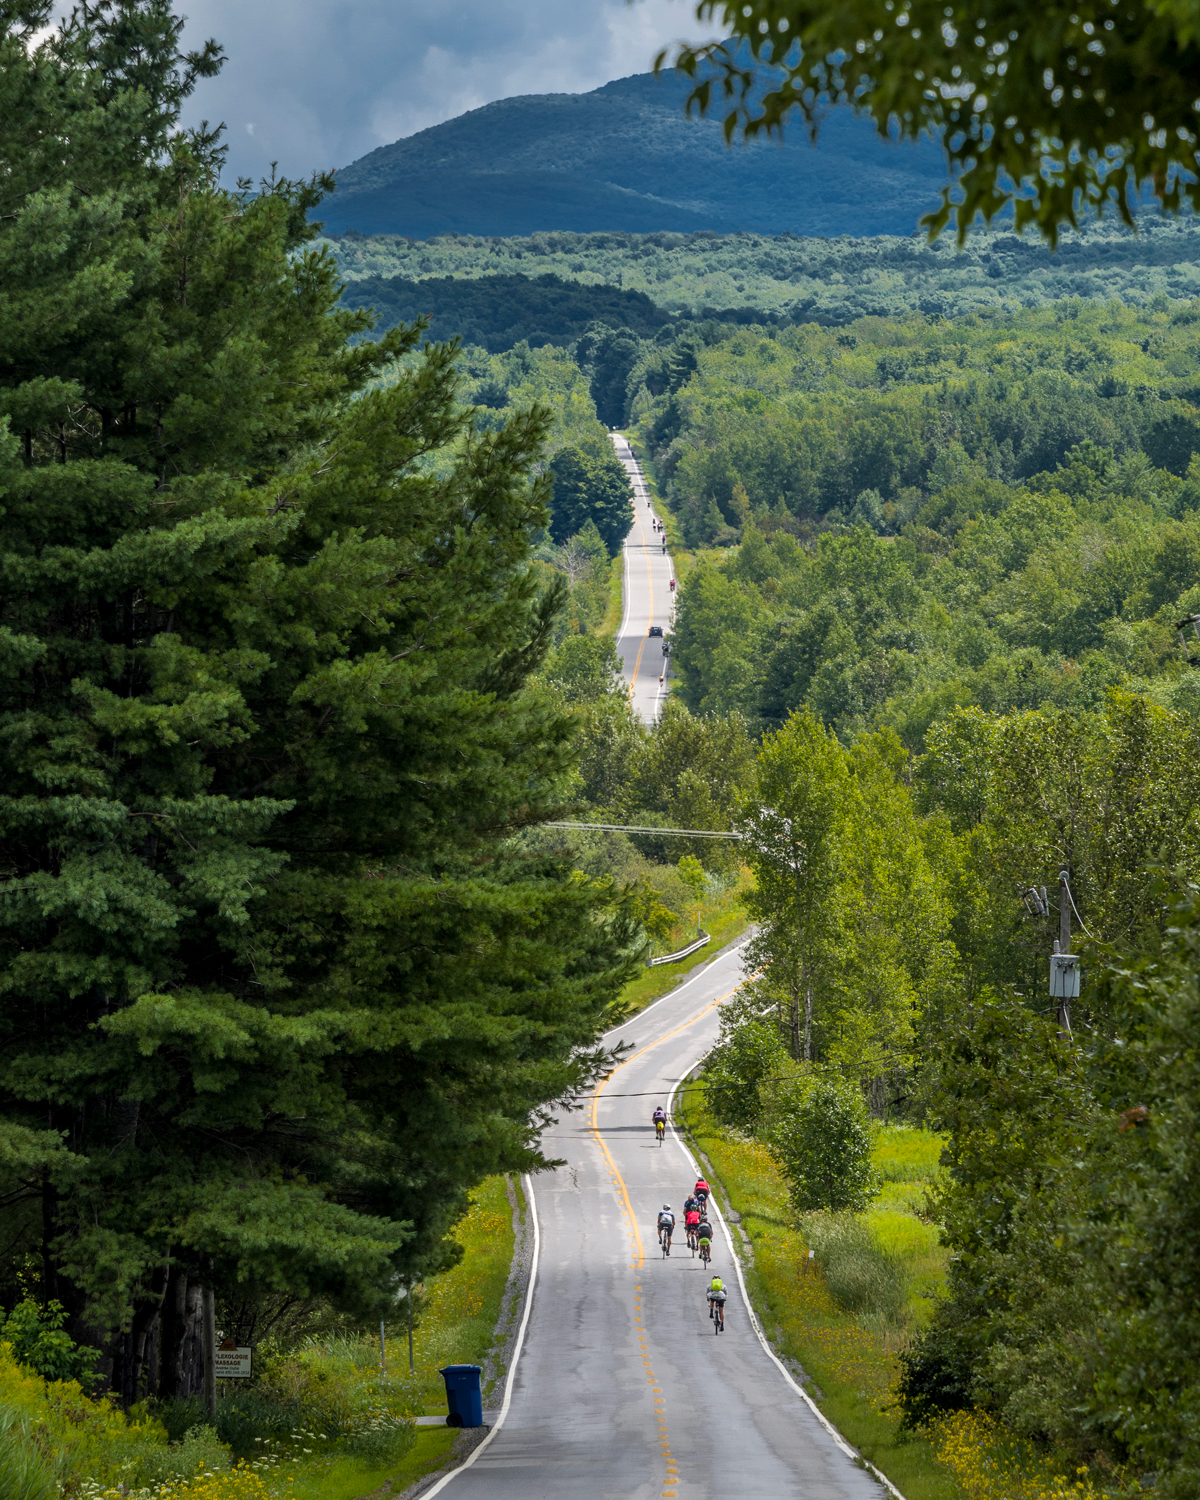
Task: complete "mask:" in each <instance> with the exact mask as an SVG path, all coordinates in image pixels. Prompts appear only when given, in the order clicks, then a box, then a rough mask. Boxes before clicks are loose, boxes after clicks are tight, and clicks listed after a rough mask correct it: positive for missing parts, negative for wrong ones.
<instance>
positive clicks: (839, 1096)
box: [765, 1069, 879, 1214]
mask: <svg viewBox="0 0 1200 1500" xmlns="http://www.w3.org/2000/svg"><path fill="white" fill-rule="evenodd" d="M771 1082H772V1083H773V1084H774V1085H775V1086H774V1087H773V1088H771V1090H770V1092H771V1095H772V1097H771V1100H770V1105H769V1112H768V1113H769V1120H768V1123H767V1128H766V1131H765V1136H766V1144H767V1147H768V1149H769V1150H770V1152H771V1155H772V1156H774V1158H775V1159H776V1161H777V1162H778V1163H779V1167H780V1170H781V1171H782V1173H783V1175H784V1178H785V1179H786V1181H787V1185H788V1193H789V1195H790V1197H791V1200H792V1207H793V1209H794V1210H795V1211H796V1213H798V1214H803V1213H809V1212H811V1211H812V1210H814V1209H829V1210H831V1211H833V1212H838V1211H842V1210H851V1211H856V1210H859V1209H863V1208H866V1206H867V1204H868V1203H869V1202H870V1201H871V1199H872V1198H874V1197H875V1196H876V1194H877V1193H878V1192H879V1179H878V1177H877V1176H876V1174H875V1171H874V1169H873V1168H872V1166H871V1129H870V1124H869V1122H868V1120H867V1107H866V1103H865V1101H864V1100H863V1096H862V1091H861V1090H860V1089H858V1088H856V1087H855V1086H854V1085H853V1084H849V1083H846V1082H845V1081H844V1080H842V1079H841V1078H837V1077H835V1076H832V1075H821V1074H816V1073H798V1072H795V1071H793V1070H792V1069H786V1070H785V1071H784V1072H783V1073H782V1074H777V1075H775V1077H774V1078H773V1080H771Z"/></svg>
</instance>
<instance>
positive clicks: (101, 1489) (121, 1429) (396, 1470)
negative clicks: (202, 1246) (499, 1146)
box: [0, 1177, 525, 1500]
mask: <svg viewBox="0 0 1200 1500" xmlns="http://www.w3.org/2000/svg"><path fill="white" fill-rule="evenodd" d="M509 1192H513V1193H514V1194H515V1195H516V1202H517V1206H518V1211H519V1213H520V1214H521V1216H522V1218H523V1217H524V1211H525V1210H524V1195H523V1193H522V1192H521V1189H520V1186H519V1185H518V1184H515V1183H514V1184H510V1185H509V1186H508V1187H506V1183H505V1180H504V1179H503V1178H502V1177H492V1178H488V1179H486V1180H485V1181H484V1182H483V1183H482V1184H481V1186H480V1187H479V1189H478V1190H477V1191H475V1192H474V1193H473V1194H472V1196H471V1204H470V1207H469V1209H468V1211H467V1213H466V1214H465V1216H464V1217H463V1219H462V1220H461V1221H460V1222H459V1224H458V1225H457V1226H456V1227H455V1240H456V1243H457V1244H458V1245H459V1246H460V1247H461V1251H462V1258H461V1259H460V1260H459V1262H458V1264H457V1265H455V1266H453V1267H452V1268H451V1269H449V1270H447V1271H445V1272H443V1273H442V1274H440V1275H438V1276H435V1277H432V1278H430V1280H429V1281H428V1282H427V1283H426V1284H424V1285H418V1286H417V1287H415V1288H414V1307H415V1317H414V1337H413V1345H414V1370H413V1371H412V1372H411V1373H410V1371H409V1364H408V1339H407V1319H406V1315H405V1310H404V1306H403V1303H401V1304H400V1306H399V1307H398V1309H396V1310H395V1312H394V1315H393V1317H392V1318H391V1319H389V1321H388V1323H387V1326H386V1369H385V1368H384V1365H383V1360H382V1358H381V1348H380V1339H379V1333H378V1331H372V1332H367V1331H365V1330H363V1329H361V1328H356V1327H355V1326H354V1325H353V1324H346V1323H345V1321H344V1320H342V1319H339V1318H338V1317H337V1315H336V1314H335V1313H334V1312H333V1310H332V1309H330V1308H324V1309H321V1308H314V1309H310V1310H309V1312H308V1316H307V1319H306V1326H307V1330H308V1331H305V1329H304V1328H303V1327H300V1328H295V1329H293V1331H292V1333H291V1334H290V1336H288V1337H286V1338H283V1339H277V1340H271V1339H268V1340H266V1341H264V1342H263V1343H262V1344H260V1345H259V1346H258V1348H257V1349H256V1350H255V1354H254V1373H253V1376H252V1378H251V1379H250V1380H249V1381H246V1382H244V1383H243V1382H241V1381H238V1382H234V1381H229V1380H226V1381H222V1382H220V1386H219V1390H218V1401H217V1416H216V1421H215V1423H214V1422H212V1420H211V1419H210V1417H209V1415H208V1413H207V1412H206V1411H205V1409H204V1406H203V1403H202V1402H201V1401H200V1400H199V1399H197V1398H191V1399H189V1400H184V1401H178V1400H176V1401H147V1402H142V1403H141V1404H140V1405H139V1406H137V1407H135V1408H133V1409H131V1410H130V1411H129V1412H122V1410H121V1409H120V1407H119V1405H117V1404H116V1403H114V1402H113V1401H112V1399H111V1397H108V1396H105V1395H91V1394H89V1392H90V1391H91V1390H92V1389H93V1386H94V1382H93V1381H92V1380H90V1379H89V1378H88V1376H87V1375H86V1374H84V1375H83V1384H82V1385H81V1384H80V1382H79V1381H78V1380H70V1379H66V1380H64V1379H55V1378H54V1376H55V1374H56V1373H57V1371H59V1370H61V1369H62V1368H63V1366H64V1364H65V1363H69V1362H70V1361H71V1360H72V1359H73V1358H74V1359H76V1360H77V1361H78V1360H79V1359H80V1358H82V1362H83V1363H84V1364H87V1365H89V1366H90V1364H91V1363H94V1358H95V1353H94V1351H87V1350H84V1351H82V1356H81V1355H80V1351H78V1350H77V1349H76V1348H75V1346H73V1345H72V1344H71V1341H70V1340H69V1338H67V1337H66V1336H65V1335H62V1334H61V1333H60V1334H59V1335H58V1336H57V1337H55V1336H54V1332H53V1330H49V1329H47V1328H46V1326H45V1324H46V1320H45V1319H44V1318H42V1319H41V1320H40V1323H39V1320H38V1318H37V1316H36V1314H37V1309H36V1304H34V1303H33V1302H26V1303H24V1304H22V1305H21V1308H20V1309H19V1311H18V1315H17V1326H16V1327H14V1326H12V1325H13V1319H12V1318H10V1319H9V1325H10V1326H9V1327H8V1328H7V1329H5V1331H4V1334H3V1336H2V1337H0V1429H2V1430H3V1432H4V1443H3V1452H2V1453H0V1495H3V1496H4V1500H56V1497H58V1496H60V1495H61V1496H66V1497H68V1500H73V1497H79V1500H109V1497H113V1500H115V1497H117V1496H118V1495H119V1496H121V1497H126V1500H145V1497H149V1496H152V1495H171V1494H174V1493H176V1492H178V1493H180V1494H183V1493H186V1494H189V1495H197V1494H199V1495H202V1496H205V1497H207V1500H282V1497H285V1496H298V1497H300V1500H319V1497H322V1500H323V1497H330V1496H332V1497H333V1500H354V1497H356V1496H360V1495H365V1494H368V1493H370V1492H371V1491H373V1490H375V1489H378V1488H379V1486H380V1485H381V1484H383V1483H384V1482H385V1481H388V1482H390V1484H391V1487H392V1489H393V1490H396V1491H398V1490H401V1489H403V1488H404V1487H405V1485H406V1484H408V1483H410V1482H412V1481H413V1480H415V1479H417V1478H419V1477H420V1475H422V1474H423V1473H426V1472H427V1471H428V1470H429V1469H430V1468H433V1467H436V1466H437V1465H438V1464H439V1463H440V1462H441V1461H442V1460H443V1459H444V1458H445V1456H446V1455H447V1454H448V1452H449V1449H450V1446H451V1444H452V1443H453V1441H454V1438H455V1436H456V1433H455V1432H454V1430H452V1429H448V1428H440V1427H439V1428H424V1427H416V1426H415V1425H414V1423H413V1421H412V1419H413V1418H414V1417H417V1416H422V1415H424V1414H425V1413H427V1412H430V1413H433V1412H441V1413H444V1412H445V1409H446V1408H445V1393H444V1386H443V1382H442V1378H441V1376H440V1375H439V1374H438V1369H439V1367H440V1366H442V1365H444V1364H448V1363H478V1364H483V1363H484V1362H485V1361H489V1363H488V1365H487V1369H488V1371H489V1374H490V1381H489V1383H488V1384H487V1385H485V1391H484V1395H485V1400H487V1401H491V1400H493V1399H496V1392H497V1390H498V1387H499V1386H500V1385H502V1383H503V1380H504V1377H505V1375H506V1373H507V1371H506V1367H505V1366H504V1364H503V1362H502V1361H500V1360H499V1359H498V1358H497V1355H498V1353H499V1350H498V1349H497V1348H496V1347H495V1345H494V1342H493V1341H494V1338H496V1337H499V1338H500V1340H501V1341H503V1339H504V1338H505V1336H506V1333H507V1330H506V1329H500V1330H499V1333H498V1334H497V1321H498V1319H499V1317H500V1314H501V1304H502V1299H503V1294H504V1290H505V1284H506V1282H507V1279H508V1276H509V1270H510V1266H511V1263H512V1256H513V1249H514V1233H513V1227H512V1208H511V1206H510V1202H509V1196H508V1194H509ZM515 1311H516V1305H514V1308H513V1314H514V1315H515ZM226 1312H227V1309H219V1313H218V1315H219V1316H223V1315H224V1314H225V1313H226ZM89 1352H90V1354H91V1359H90V1360H89V1359H88V1357H87V1356H88V1354H89ZM82 1373H83V1372H82V1371H81V1374H82ZM22 1476H23V1477H22Z"/></svg>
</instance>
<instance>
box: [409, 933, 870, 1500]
mask: <svg viewBox="0 0 1200 1500" xmlns="http://www.w3.org/2000/svg"><path fill="white" fill-rule="evenodd" d="M741 978H742V966H741V955H740V952H739V951H737V950H734V951H732V952H729V953H726V954H723V955H720V956H719V957H718V958H717V959H715V960H714V961H713V963H711V964H710V965H709V966H708V967H707V968H705V969H703V970H701V971H700V973H699V975H698V976H697V977H695V978H693V979H692V980H690V981H688V982H686V983H685V984H683V985H681V986H680V987H679V988H678V989H677V990H675V991H674V992H673V993H672V994H670V995H668V996H667V997H666V998H665V999H663V1000H660V1001H658V1002H657V1003H656V1004H655V1005H653V1006H651V1007H650V1008H648V1009H647V1010H646V1011H644V1012H643V1013H642V1014H641V1015H640V1016H637V1017H635V1018H634V1019H633V1020H632V1021H630V1022H628V1023H627V1024H626V1025H624V1026H623V1027H621V1028H620V1029H619V1030H618V1031H617V1032H615V1033H613V1035H612V1037H611V1038H610V1040H614V1041H615V1040H617V1039H620V1040H623V1041H627V1042H629V1043H631V1044H632V1046H631V1049H630V1054H629V1057H628V1060H627V1061H626V1062H625V1063H623V1064H622V1066H621V1067H619V1068H618V1069H617V1070H616V1071H615V1072H614V1073H613V1074H612V1075H610V1077H609V1078H608V1079H607V1080H606V1081H605V1083H603V1084H602V1085H601V1087H600V1089H599V1090H598V1091H597V1093H596V1095H595V1096H594V1098H593V1099H592V1100H591V1102H590V1103H589V1106H588V1108H587V1109H586V1110H584V1111H581V1112H578V1113H573V1114H570V1113H568V1114H563V1115H562V1116H561V1117H560V1119H559V1123H558V1125H557V1126H556V1127H552V1128H551V1130H550V1131H548V1132H547V1135H546V1137H545V1149H546V1152H547V1154H548V1155H552V1156H561V1157H563V1158H565V1160H566V1165H565V1166H562V1167H559V1168H558V1169H557V1170H556V1171H554V1172H551V1173H543V1174H541V1175H540V1176H538V1177H537V1178H536V1179H535V1180H534V1182H533V1185H532V1193H533V1198H534V1206H535V1212H536V1224H537V1231H538V1252H537V1264H536V1267H535V1274H534V1278H533V1284H532V1290H531V1299H530V1300H529V1302H528V1304H527V1314H526V1316H527V1323H526V1325H525V1328H524V1343H523V1347H522V1348H521V1352H520V1353H519V1356H518V1358H517V1360H516V1365H515V1373H514V1375H513V1378H512V1382H511V1387H510V1399H509V1403H508V1407H507V1410H506V1411H505V1412H504V1413H503V1414H502V1419H501V1420H500V1422H499V1425H498V1426H497V1427H496V1428H495V1429H494V1430H493V1432H492V1433H491V1434H490V1436H489V1438H488V1440H487V1441H486V1442H485V1443H484V1444H483V1445H481V1446H480V1448H479V1449H478V1450H477V1452H476V1453H475V1454H474V1455H473V1456H472V1458H471V1459H470V1460H469V1466H466V1467H463V1468H461V1469H458V1470H456V1471H455V1472H454V1473H453V1474H452V1475H450V1476H448V1477H447V1478H445V1479H443V1480H442V1481H441V1482H440V1483H439V1485H437V1486H436V1487H435V1489H436V1490H437V1491H439V1492H440V1491H442V1490H445V1491H446V1500H469V1497H479V1500H484V1497H486V1500H542V1497H546V1500H549V1497H552V1496H553V1497H555V1500H608V1497H611V1500H701V1497H708V1496H712V1497H720V1500H767V1497H771V1500H783V1497H792V1496H795V1497H803V1500H884V1496H885V1492H884V1491H883V1490H882V1489H881V1488H880V1486H879V1485H878V1484H877V1483H876V1482H875V1480H874V1479H873V1478H872V1476H871V1475H870V1474H869V1473H867V1472H865V1471H864V1470H862V1469H861V1468H858V1467H856V1466H855V1464H854V1461H853V1458H852V1456H851V1455H850V1452H849V1450H848V1449H846V1448H845V1446H844V1445H843V1444H841V1443H840V1441H839V1440H838V1439H837V1438H836V1437H835V1436H834V1435H833V1434H832V1433H831V1432H830V1431H828V1430H826V1428H825V1427H823V1426H822V1424H821V1421H820V1419H819V1418H818V1417H817V1416H816V1415H815V1414H814V1411H813V1410H812V1409H811V1408H810V1406H809V1405H808V1404H807V1402H806V1400H805V1399H804V1397H803V1396H802V1395H801V1394H800V1392H799V1390H798V1388H796V1387H795V1386H793V1385H792V1384H791V1383H790V1382H789V1379H788V1377H787V1376H785V1374H784V1372H783V1369H782V1367H781V1366H780V1365H778V1364H777V1363H776V1362H775V1361H774V1359H773V1357H772V1356H771V1355H769V1354H768V1353H767V1351H766V1349H765V1348H764V1346H763V1344H762V1343H761V1342H760V1339H759V1337H758V1334H757V1332H756V1329H755V1326H754V1324H753V1323H752V1321H751V1317H750V1315H749V1312H748V1309H747V1307H746V1305H745V1300H744V1295H743V1292H742V1289H741V1287H740V1285H739V1282H738V1278H737V1273H736V1270H735V1268H734V1265H733V1257H732V1250H731V1246H730V1243H729V1239H728V1231H727V1229H726V1228H725V1226H724V1225H723V1223H717V1224H715V1225H714V1228H715V1229H716V1240H715V1242H714V1246H713V1269H715V1270H717V1271H719V1272H720V1274H721V1275H722V1276H723V1277H724V1278H725V1279H726V1285H727V1287H728V1288H729V1300H728V1302H727V1303H726V1308H725V1322H726V1331H725V1332H724V1333H723V1334H721V1335H720V1336H719V1337H718V1336H717V1335H716V1334H714V1332H713V1327H712V1324H711V1322H710V1321H709V1319H708V1316H707V1305H706V1301H705V1296H704V1289H705V1286H706V1284H707V1280H708V1275H709V1273H706V1271H705V1270H704V1268H703V1267H702V1265H701V1263H700V1261H699V1259H695V1258H693V1256H692V1254H691V1252H690V1251H689V1250H688V1248H687V1243H686V1240H685V1239H684V1237H683V1236H682V1234H681V1235H680V1237H679V1239H678V1240H677V1241H676V1242H675V1245H674V1247H673V1249H672V1252H671V1256H670V1259H669V1260H664V1259H663V1257H662V1255H661V1252H660V1250H659V1247H658V1244H657V1242H656V1235H655V1223H656V1220H657V1216H658V1210H659V1208H660V1207H661V1205H662V1204H664V1203H669V1204H671V1205H672V1207H673V1208H674V1210H675V1212H676V1214H677V1215H679V1217H680V1219H682V1213H681V1212H680V1210H681V1207H682V1203H683V1199H684V1197H685V1195H686V1194H687V1192H688V1191H689V1190H690V1188H691V1186H692V1184H693V1183H694V1182H695V1180H696V1179H695V1168H694V1165H693V1163H692V1160H691V1157H690V1156H689V1155H688V1153H687V1151H686V1149H685V1147H684V1145H683V1143H682V1141H681V1140H680V1139H678V1138H677V1137H676V1136H675V1135H674V1133H673V1132H668V1136H667V1140H666V1142H665V1144H664V1145H662V1146H658V1145H656V1143H655V1139H654V1130H653V1127H652V1125H651V1123H650V1117H651V1113H652V1111H653V1109H654V1107H655V1105H656V1104H660V1103H661V1104H664V1105H665V1104H666V1103H667V1101H668V1099H669V1098H670V1095H671V1093H672V1090H673V1089H674V1088H675V1086H676V1085H677V1084H678V1083H679V1082H680V1081H681V1080H682V1079H683V1078H684V1077H685V1076H686V1075H687V1073H688V1072H689V1071H690V1070H691V1068H692V1067H693V1065H694V1064H695V1063H696V1062H697V1061H698V1059H699V1058H700V1056H701V1055H702V1054H703V1052H704V1051H705V1050H706V1049H707V1047H708V1046H710V1045H711V1043H712V1040H713V1038H714V1036H715V1034H716V1030H717V1021H716V1006H717V1004H718V1003H719V1002H720V1001H721V1000H723V999H725V998H726V997H727V996H728V995H729V994H730V993H732V991H733V990H734V988H735V987H736V986H737V984H738V983H739V982H740V980H741ZM489 1420H494V1419H492V1418H490V1417H489Z"/></svg>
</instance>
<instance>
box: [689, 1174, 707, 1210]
mask: <svg viewBox="0 0 1200 1500" xmlns="http://www.w3.org/2000/svg"><path fill="white" fill-rule="evenodd" d="M692 1191H693V1192H694V1193H695V1195H696V1199H697V1201H698V1203H699V1204H700V1212H701V1213H703V1212H704V1209H705V1207H706V1205H707V1203H708V1193H709V1187H708V1183H707V1182H705V1180H704V1178H703V1177H700V1178H698V1179H697V1181H696V1186H695V1187H694V1188H693V1189H692Z"/></svg>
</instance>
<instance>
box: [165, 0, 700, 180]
mask: <svg viewBox="0 0 1200 1500" xmlns="http://www.w3.org/2000/svg"><path fill="white" fill-rule="evenodd" d="M186 14H187V16H188V26H187V32H186V38H187V41H188V42H189V43H190V44H192V45H195V44H196V43H198V42H199V41H200V40H202V39H203V38H205V37H208V36H213V37H215V38H216V39H217V40H218V41H219V42H220V43H221V44H222V46H223V47H224V48H225V51H226V53H227V54H228V56H229V61H228V62H227V63H226V65H225V68H224V71H223V72H222V73H221V75H220V77H219V78H217V79H215V80H212V81H209V82H206V83H202V84H201V85H200V87H199V88H198V89H197V91H196V94H195V95H194V97H193V98H192V99H191V100H190V101H189V106H188V111H187V116H186V123H188V124H195V123H197V122H198V121H199V120H201V119H207V120H209V121H210V122H214V123H215V122H217V121H222V120H223V121H224V122H225V124H226V126H227V129H228V134H227V140H228V142H229V147H230V151H229V171H230V176H231V177H232V176H234V175H249V176H254V177H257V176H259V175H260V174H261V173H262V172H264V171H265V170H266V168H267V166H268V164H269V163H270V162H272V161H278V163H279V167H280V170H281V171H282V172H284V173H285V174H287V175H288V176H301V175H307V173H308V172H310V171H312V170H313V169H314V168H320V167H341V166H345V165H347V163H349V162H351V161H354V160H355V159H356V158H357V157H359V156H362V155H363V153H364V152H367V151H371V150H373V149H374V148H375V147H376V146H381V145H385V144H386V143H388V142H390V141H394V140H397V139H398V138H399V137H400V136H404V135H411V134H412V133H413V131H416V130H421V129H423V128H424V127H425V126H427V125H435V124H437V123H439V122H440V121H442V120H447V119H451V118H452V117H453V116H454V115H458V114H461V113H462V112H463V111H464V110H468V109H474V108H476V107H477V106H479V105H481V104H487V103H489V102H490V101H491V100H493V99H503V98H507V97H508V96H510V95H512V94H541V93H579V92H581V91H583V90H586V89H592V88H596V87H598V86H599V85H600V84H602V83H606V82H607V81H608V80H610V79H612V78H623V77H626V76H627V75H628V74H630V73H641V72H645V71H646V70H647V69H648V68H649V67H650V64H651V60H652V58H653V56H654V53H655V52H656V50H657V49H658V48H659V47H660V46H662V45H663V44H664V43H667V42H670V41H672V40H674V39H675V38H676V37H677V36H679V35H681V34H687V35H694V34H695V32H696V30H697V27H696V23H695V21H694V20H693V19H692V8H691V6H690V5H685V4H680V3H678V0H636V3H635V4H632V5H629V4H627V3H626V0H582V3H564V0H465V3H463V0H449V3H447V4H444V5H442V4H438V3H437V0H353V3H349V0H340V3H339V0H192V3H191V4H188V5H187V6H186Z"/></svg>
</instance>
